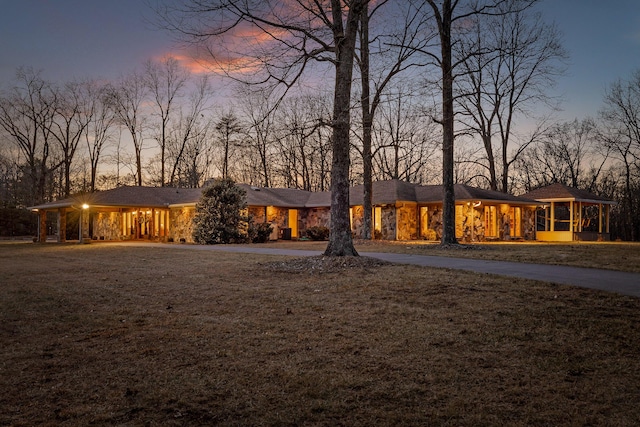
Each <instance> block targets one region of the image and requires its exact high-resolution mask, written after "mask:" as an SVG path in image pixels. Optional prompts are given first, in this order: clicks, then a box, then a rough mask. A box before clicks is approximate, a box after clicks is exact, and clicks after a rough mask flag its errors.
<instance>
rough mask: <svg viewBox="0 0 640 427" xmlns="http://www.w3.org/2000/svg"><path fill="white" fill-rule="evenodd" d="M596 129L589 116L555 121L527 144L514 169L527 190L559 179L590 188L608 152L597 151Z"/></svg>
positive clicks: (562, 181)
mask: <svg viewBox="0 0 640 427" xmlns="http://www.w3.org/2000/svg"><path fill="white" fill-rule="evenodd" d="M599 135H600V132H599V131H598V129H597V127H596V123H595V121H594V120H593V119H583V120H577V119H576V120H574V121H572V122H565V123H558V124H556V125H554V126H552V127H550V128H549V130H548V131H547V132H546V133H545V134H544V135H543V137H542V139H541V140H540V141H539V142H538V143H537V144H536V145H533V146H531V147H529V148H528V149H527V150H526V151H525V153H524V155H523V158H522V160H521V161H519V162H518V169H519V172H520V173H521V174H523V175H524V176H525V177H526V179H525V180H524V181H525V185H524V187H525V189H526V190H530V189H533V188H538V187H541V186H544V185H549V184H552V183H556V182H560V183H563V184H566V185H570V186H573V187H583V188H585V189H587V190H591V189H592V187H593V186H594V185H595V182H596V181H597V179H598V176H599V174H600V172H601V171H602V169H603V166H604V164H605V163H606V161H607V159H608V157H609V153H608V151H607V150H605V151H604V152H602V151H601V150H599V148H600V147H599V141H598V137H599Z"/></svg>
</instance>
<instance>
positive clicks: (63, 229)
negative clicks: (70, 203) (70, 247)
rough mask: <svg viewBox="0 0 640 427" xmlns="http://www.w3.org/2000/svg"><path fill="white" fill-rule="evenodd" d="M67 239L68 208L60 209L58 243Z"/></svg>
mask: <svg viewBox="0 0 640 427" xmlns="http://www.w3.org/2000/svg"><path fill="white" fill-rule="evenodd" d="M66 241H67V210H66V209H65V208H60V209H58V243H64V242H66Z"/></svg>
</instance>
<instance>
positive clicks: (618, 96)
mask: <svg viewBox="0 0 640 427" xmlns="http://www.w3.org/2000/svg"><path fill="white" fill-rule="evenodd" d="M604 104H605V105H604V107H603V109H602V111H601V112H600V118H601V122H602V123H603V126H604V130H603V133H602V135H601V137H602V139H603V140H604V141H606V143H607V145H608V146H609V147H611V149H612V150H613V153H614V156H615V157H616V158H617V159H618V160H619V161H620V162H621V164H622V171H623V172H622V178H623V180H624V185H623V190H622V191H621V193H622V206H620V208H619V209H620V211H621V215H622V216H623V223H624V224H626V226H627V237H628V238H629V239H630V240H637V239H638V238H639V237H640V219H639V218H640V196H638V194H639V192H638V188H640V70H637V71H635V72H634V73H633V74H632V75H631V77H630V78H629V79H628V80H622V79H619V80H617V81H616V82H614V83H613V84H612V85H611V86H610V87H609V88H608V89H607V91H606V93H605V98H604Z"/></svg>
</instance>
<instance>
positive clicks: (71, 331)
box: [0, 243, 640, 426]
mask: <svg viewBox="0 0 640 427" xmlns="http://www.w3.org/2000/svg"><path fill="white" fill-rule="evenodd" d="M365 246H366V245H363V246H362V247H359V249H360V251H361V252H363V254H365V253H364V250H363V248H364V247H365ZM391 246H395V245H389V247H391ZM579 246H580V245H578V247H579ZM278 247H281V246H278ZM282 247H283V246H282ZM299 247H300V248H303V247H302V246H299ZM322 247H323V246H322ZM367 247H371V248H372V249H371V250H375V251H380V250H381V247H382V246H377V245H376V246H375V247H374V246H367ZM491 247H492V248H493V246H491ZM496 247H497V245H496ZM593 247H597V248H604V249H603V250H602V251H601V253H597V254H596V253H595V252H594V254H593V258H592V259H593V260H599V261H603V260H606V259H607V257H608V255H606V254H605V252H606V251H609V250H611V248H612V247H613V246H609V245H598V246H593ZM535 248H538V250H537V251H534V250H533V249H531V252H529V256H528V258H527V260H530V261H537V260H538V259H541V260H544V259H546V258H547V257H548V255H549V254H548V252H549V249H548V247H546V246H542V245H537V246H535ZM389 250H411V251H426V252H428V253H429V254H432V253H431V252H429V251H434V250H435V249H433V248H427V247H422V248H417V246H416V248H411V249H407V248H400V249H398V248H396V247H393V248H391V249H389ZM562 250H564V251H566V252H567V253H569V254H570V253H571V252H572V251H573V249H571V250H568V249H566V248H564V249H562ZM589 251H591V249H589ZM594 251H595V249H594ZM456 252H460V253H464V254H471V253H475V254H478V253H482V254H485V253H494V252H495V253H498V252H501V253H502V255H500V257H503V256H506V255H505V254H508V253H510V252H514V250H503V249H501V248H499V249H486V250H469V251H456ZM621 253H624V254H626V256H628V257H631V258H628V259H634V260H637V256H638V252H637V251H636V252H633V250H629V249H627V250H626V251H622V252H621ZM365 255H366V254H365ZM463 256H466V255H463ZM482 256H484V255H482ZM620 256H621V255H618V258H619V257H620ZM571 257H572V256H567V257H566V258H567V259H569V258H571ZM579 257H580V256H578V257H577V258H579ZM634 257H635V258H634ZM283 261H285V258H283V257H276V256H266V255H255V254H252V255H250V256H248V255H246V254H231V253H221V252H209V251H196V250H194V251H187V250H175V249H172V248H170V247H165V246H163V245H158V247H151V248H149V247H144V248H142V247H126V246H125V247H122V246H118V247H116V246H110V245H109V244H91V245H77V244H65V245H57V244H47V245H37V244H29V243H25V244H22V243H20V244H16V243H13V244H10V243H4V244H0V425H12V426H13V425H15V426H34V425H69V426H76V425H78V426H80V425H82V426H84V425H131V426H134V425H136V426H137V425H149V426H156V425H157V426H166V425H169V426H171V425H176V426H183V425H187V426H190V425H224V426H247V425H252V426H253V425H256V426H259V425H269V426H271V425H278V426H299V425H300V426H302V425H309V426H320V425H322V426H324V425H330V426H337V425H344V426H374V425H375V426H381V425H391V426H402V425H406V426H415V425H429V426H495V425H512V426H557V425H569V426H585V425H590V426H635V425H640V405H638V399H639V396H640V357H638V355H640V328H639V327H638V326H639V325H640V299H637V298H633V297H626V296H620V295H616V294H609V293H604V292H599V291H593V290H587V289H578V288H573V287H569V286H556V285H550V284H545V283H540V282H534V281H528V280H513V279H507V278H502V277H496V276H490V275H479V274H472V273H465V272H457V271H448V270H440V269H428V268H421V267H417V266H407V265H392V264H389V265H381V266H374V265H370V264H367V263H363V264H362V265H358V264H357V263H356V264H354V265H351V266H350V267H349V266H347V267H344V268H340V266H339V264H336V266H334V268H330V269H327V270H322V269H314V270H312V271H306V272H301V273H292V272H291V270H290V269H287V268H286V266H287V262H283ZM565 261H566V260H565ZM572 262H573V261H572ZM611 262H612V263H613V260H612V261H611ZM617 264H625V263H622V262H620V261H618V263H617ZM631 271H633V269H631Z"/></svg>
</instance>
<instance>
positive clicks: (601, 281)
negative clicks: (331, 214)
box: [113, 242, 640, 297]
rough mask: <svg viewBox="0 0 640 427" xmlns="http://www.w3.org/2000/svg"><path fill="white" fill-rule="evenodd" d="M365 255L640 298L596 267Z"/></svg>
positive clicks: (245, 249) (635, 287)
mask: <svg viewBox="0 0 640 427" xmlns="http://www.w3.org/2000/svg"><path fill="white" fill-rule="evenodd" d="M113 244H115V245H127V246H132V245H133V246H146V247H158V245H162V244H158V243H145V242H126V243H113ZM162 247H167V248H176V249H185V250H205V251H221V252H238V253H257V254H271V255H286V256H297V257H302V256H315V255H321V254H322V252H321V251H307V250H295V249H277V248H254V247H251V246H242V245H238V246H236V245H176V244H171V245H162ZM362 255H363V256H369V257H372V258H378V259H381V260H385V261H389V262H394V263H398V264H413V265H420V266H423V267H435V268H449V269H453V270H464V271H472V272H476V273H487V274H497V275H500V276H506V277H513V278H520V279H532V280H540V281H543V282H550V283H558V284H563V285H573V286H579V287H583V288H590V289H599V290H603V291H609V292H616V293H619V294H623V295H630V296H634V297H640V273H627V272H622V271H613V270H599V269H595V268H579V267H566V266H561V265H547V264H528V263H520V262H508V261H488V260H477V259H468V258H450V257H441V256H429V255H409V254H394V253H378V252H363V253H362Z"/></svg>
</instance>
